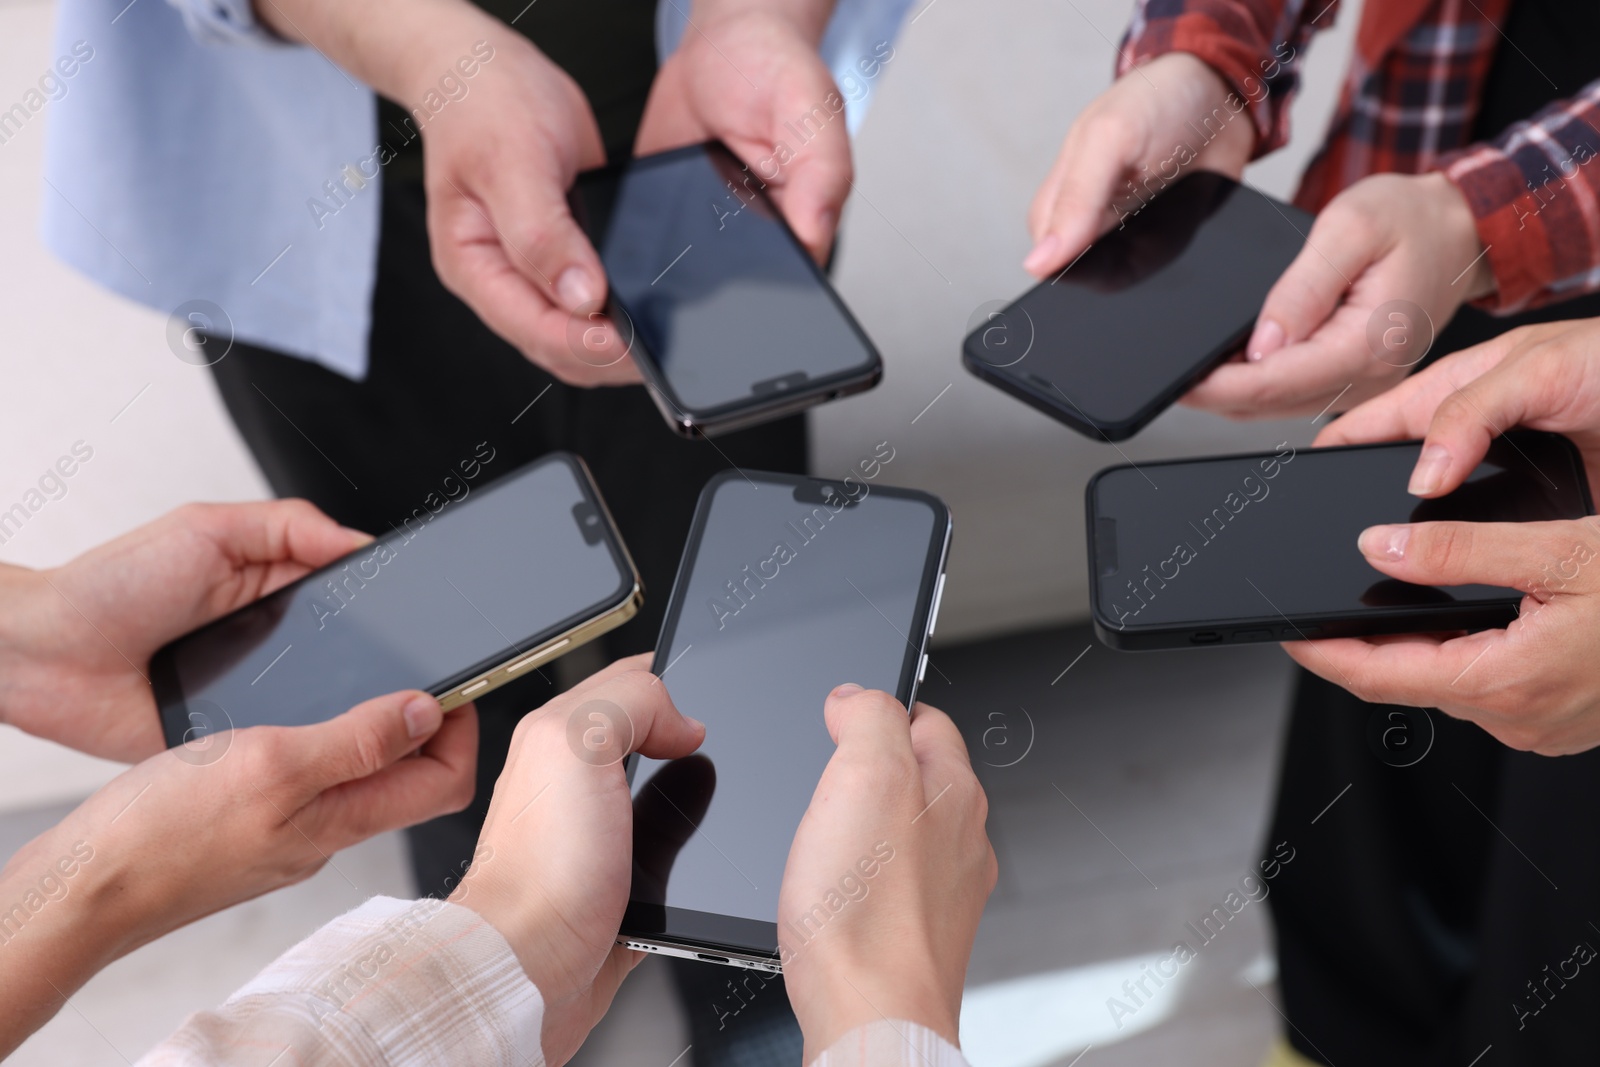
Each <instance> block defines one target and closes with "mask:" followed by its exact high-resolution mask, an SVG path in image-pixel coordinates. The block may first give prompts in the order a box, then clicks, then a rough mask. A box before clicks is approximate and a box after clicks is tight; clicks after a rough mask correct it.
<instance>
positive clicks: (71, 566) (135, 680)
mask: <svg viewBox="0 0 1600 1067" xmlns="http://www.w3.org/2000/svg"><path fill="white" fill-rule="evenodd" d="M371 540H372V538H370V537H368V536H367V535H366V534H363V533H359V532H357V531H355V530H347V529H345V528H344V527H342V526H340V525H339V524H338V523H336V522H334V521H333V520H332V519H330V518H328V517H327V516H326V515H324V514H322V513H321V512H320V511H318V510H317V509H316V508H314V507H312V506H311V505H310V504H308V503H306V502H305V501H303V500H278V501H272V502H270V503H261V504H191V505H188V506H187V507H182V508H179V509H177V510H176V511H173V512H171V513H169V514H167V515H165V516H163V517H162V518H159V519H157V520H156V521H155V522H152V523H148V524H146V525H144V526H141V527H139V528H138V529H136V530H134V531H132V532H131V533H127V534H124V535H123V536H121V537H119V538H117V539H116V540H114V541H111V542H109V543H107V544H105V545H101V546H100V547H98V548H95V549H93V550H91V551H89V552H86V553H84V554H83V555H82V556H79V557H78V558H77V559H75V560H73V561H72V562H70V563H68V564H67V565H66V566H64V567H58V568H56V569H54V570H46V571H30V570H27V569H25V568H22V567H4V568H0V588H3V589H4V590H5V609H4V611H3V612H0V720H3V721H5V722H7V723H10V724H11V725H13V726H16V727H19V728H21V729H23V730H25V731H27V732H28V733H30V734H34V735H35V736H38V737H43V738H47V739H49V740H52V741H59V742H61V743H62V744H64V745H69V746H71V747H72V748H75V749H78V750H79V751H81V752H87V753H89V754H90V755H92V756H102V757H105V758H107V759H116V760H124V761H129V762H132V761H134V760H140V759H143V758H145V757H146V756H150V755H152V754H154V753H157V752H160V751H161V749H162V748H163V747H164V745H163V743H162V736H161V722H160V719H159V718H158V716H157V712H156V705H155V700H154V698H153V697H152V695H151V691H150V682H149V678H148V674H149V668H150V657H151V656H152V655H153V654H154V653H155V651H156V650H157V649H158V648H160V647H161V646H162V645H164V644H166V643H167V642H168V641H171V640H172V639H173V638H175V637H179V636H181V635H183V634H185V633H188V632H189V631H190V630H193V629H194V628H196V627H198V626H201V625H204V624H205V623H208V622H210V621H211V620H212V619H215V618H218V617H220V616H222V615H226V614H227V613H228V612H230V611H232V610H234V609H235V608H238V607H242V606H243V605H245V604H248V603H250V602H251V601H253V600H256V599H259V598H260V597H262V596H265V595H266V594H267V593H270V592H272V591H273V590H274V589H277V588H279V587H281V586H283V585H285V584H287V583H289V582H291V581H293V580H294V579H296V578H299V577H300V576H301V575H303V574H305V573H306V572H308V571H310V570H312V569H314V568H316V567H320V566H322V565H324V564H326V563H330V562H332V561H333V560H335V559H337V558H338V557H340V556H342V555H344V554H345V553H347V552H353V551H355V550H356V549H357V548H359V547H361V546H362V545H363V544H366V543H367V542H369V541H371Z"/></svg>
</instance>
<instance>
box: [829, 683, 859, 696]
mask: <svg viewBox="0 0 1600 1067" xmlns="http://www.w3.org/2000/svg"><path fill="white" fill-rule="evenodd" d="M859 692H861V687H860V686H859V685H857V684H856V683H854V682H846V683H844V684H843V685H841V686H839V687H838V688H837V689H835V690H834V691H833V692H831V693H829V694H828V695H829V696H830V697H849V696H855V695H856V694H857V693H859Z"/></svg>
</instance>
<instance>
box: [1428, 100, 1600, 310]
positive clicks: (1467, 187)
mask: <svg viewBox="0 0 1600 1067" xmlns="http://www.w3.org/2000/svg"><path fill="white" fill-rule="evenodd" d="M1597 155H1600V81H1594V82H1590V83H1589V84H1588V85H1587V86H1585V87H1584V89H1583V91H1582V92H1581V93H1579V94H1578V95H1577V96H1574V97H1572V98H1571V99H1568V100H1563V101H1559V102H1557V103H1554V104H1551V105H1550V106H1549V107H1547V108H1545V109H1544V110H1543V111H1541V112H1539V113H1538V114H1537V115H1535V116H1534V117H1533V118H1531V119H1529V120H1528V121H1526V122H1518V123H1514V124H1513V125H1511V126H1510V127H1509V128H1507V130H1506V132H1505V133H1503V134H1501V135H1500V137H1498V138H1497V139H1496V140H1494V141H1491V142H1487V143H1483V144H1477V145H1473V146H1471V147H1469V148H1465V149H1463V150H1461V151H1460V152H1456V153H1454V154H1452V155H1449V156H1446V157H1444V158H1443V159H1441V160H1440V161H1439V169H1441V170H1443V171H1444V173H1445V176H1446V177H1448V178H1449V179H1450V180H1451V181H1452V182H1454V183H1455V185H1456V187H1457V188H1459V189H1460V190H1461V192H1462V194H1463V195H1465V196H1466V198H1467V203H1468V204H1469V205H1470V206H1471V207H1472V214H1473V216H1474V217H1475V218H1476V219H1477V220H1478V236H1479V237H1480V238H1481V239H1482V241H1483V244H1484V247H1485V248H1486V249H1487V255H1488V257H1489V266H1490V268H1491V269H1492V270H1493V271H1494V277H1495V281H1496V283H1497V285H1498V289H1497V291H1496V292H1495V293H1494V294H1492V295H1491V296H1489V297H1486V298H1485V299H1484V300H1482V301H1480V304H1482V305H1483V306H1484V307H1487V308H1489V309H1490V310H1492V311H1495V312H1497V313H1501V314H1509V313H1511V312H1514V311H1519V310H1521V309H1523V308H1527V307H1535V306H1538V305H1540V304H1548V303H1551V302H1553V301H1557V300H1565V299H1568V298H1570V297H1574V296H1577V295H1579V294H1581V293H1589V292H1594V291H1596V290H1600V163H1596V162H1595V157H1596V156H1597Z"/></svg>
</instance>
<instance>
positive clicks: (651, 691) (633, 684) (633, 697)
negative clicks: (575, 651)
mask: <svg viewBox="0 0 1600 1067" xmlns="http://www.w3.org/2000/svg"><path fill="white" fill-rule="evenodd" d="M584 700H585V703H587V702H588V701H605V702H608V703H611V704H614V705H616V706H617V707H619V708H621V709H622V712H623V714H625V715H626V716H627V717H628V722H629V725H630V726H631V728H632V733H633V737H632V743H631V745H630V747H629V749H628V751H629V752H637V753H639V754H640V755H644V756H648V757H650V758H651V759H659V760H670V759H678V758H680V757H682V756H687V755H689V753H691V752H693V751H694V750H695V749H697V748H699V747H700V743H701V742H702V741H704V740H705V736H706V728H705V726H703V725H702V724H701V723H700V722H698V721H697V720H695V719H691V718H689V717H688V716H687V715H684V714H683V713H681V712H680V711H679V710H678V708H677V705H675V704H674V703H673V702H672V698H671V697H670V696H669V695H667V687H666V686H664V685H662V684H661V679H659V678H657V677H656V676H655V675H653V674H651V673H650V672H649V671H646V670H639V669H619V670H617V671H616V673H614V674H612V675H611V676H610V677H608V678H606V679H605V680H604V681H603V682H601V683H599V684H598V685H596V686H594V687H593V688H592V689H590V690H589V691H588V692H586V693H585V694H584ZM578 706H579V707H581V706H582V705H581V704H580V705H578Z"/></svg>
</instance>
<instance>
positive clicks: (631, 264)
mask: <svg viewBox="0 0 1600 1067" xmlns="http://www.w3.org/2000/svg"><path fill="white" fill-rule="evenodd" d="M570 199H571V203H572V210H573V215H574V216H575V217H576V218H577V220H578V224H579V225H580V226H582V227H583V228H584V230H585V232H587V234H588V235H589V239H590V241H592V242H593V243H594V246H595V248H596V249H597V250H598V251H599V253H600V260H601V262H602V263H603V264H604V265H605V269H606V278H607V280H608V282H609V297H608V307H607V309H606V311H607V314H608V316H609V317H610V319H611V321H612V322H613V323H614V325H615V327H616V329H617V330H618V331H619V333H620V334H621V335H622V341H623V344H624V346H626V348H627V350H628V351H631V352H632V354H633V358H634V361H635V362H636V363H637V364H638V365H639V371H640V373H641V374H642V375H643V376H644V379H645V384H646V386H647V387H648V389H649V391H650V395H651V397H652V398H653V399H654V400H655V402H656V406H657V407H658V408H659V409H660V411H661V414H662V415H663V416H664V417H665V418H666V420H667V422H668V424H670V425H671V426H672V428H673V429H674V430H676V431H678V432H679V433H681V434H684V435H686V436H690V437H694V436H705V437H710V436H713V435H716V434H720V433H726V432H728V431H730V430H738V429H742V428H744V427H746V426H754V425H756V424H758V423H763V422H768V421H770V420H772V419H776V418H780V417H782V416H784V415H789V414H792V413H794V412H796V411H800V410H803V409H805V408H807V407H810V406H811V405H813V404H818V403H821V402H822V401H824V400H832V399H834V398H835V397H841V396H846V395H848V394H851V393H858V392H861V391H862V390H865V389H870V388H871V387H872V386H874V385H876V384H877V383H878V380H879V379H880V378H882V377H883V361H882V359H880V358H879V356H878V351H877V349H876V348H874V347H873V345H872V342H871V341H870V340H868V338H867V335H866V333H865V332H863V331H862V329H861V327H860V325H859V324H857V322H856V320H855V318H854V317H853V316H852V315H851V314H850V311H849V309H847V308H846V307H845V306H844V303H843V302H842V301H841V300H840V299H839V296H838V294H837V293H835V292H834V290H833V286H831V285H829V284H828V279H827V278H826V277H825V276H824V275H823V273H822V271H821V270H819V269H818V268H817V265H816V264H815V263H814V262H812V260H811V256H810V255H809V254H808V253H807V252H806V250H805V247H804V246H803V245H801V244H800V242H799V240H797V239H796V238H795V235H794V233H793V232H792V231H791V230H790V229H789V226H788V224H787V223H785V222H784V220H783V216H782V215H781V214H779V212H778V209H777V207H776V206H775V205H774V204H773V203H772V200H771V198H770V197H769V196H768V195H767V192H766V186H765V184H764V183H763V182H762V181H761V180H760V179H759V178H757V177H756V176H755V174H753V173H752V172H751V171H750V169H749V168H748V167H746V166H745V165H744V164H742V163H740V162H739V161H738V159H737V158H735V157H734V155H733V153H731V152H729V151H728V149H727V148H725V147H723V146H722V145H721V144H717V143H709V144H699V145H691V146H689V147H687V148H679V149H676V150H674V151H671V152H663V153H660V154H658V155H651V156H642V157H640V158H637V159H633V160H630V161H628V162H626V163H623V164H620V165H618V166H614V167H608V168H605V169H603V170H596V171H589V172H586V173H584V174H580V175H578V180H577V182H576V184H575V185H574V186H573V189H572V193H571V197H570ZM598 315H599V313H598V312H596V313H595V317H598Z"/></svg>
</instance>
